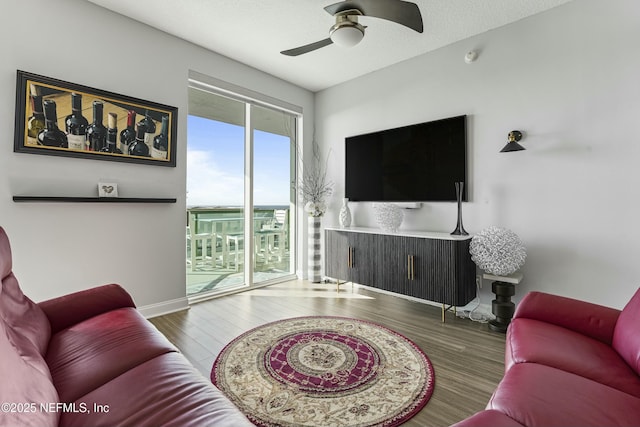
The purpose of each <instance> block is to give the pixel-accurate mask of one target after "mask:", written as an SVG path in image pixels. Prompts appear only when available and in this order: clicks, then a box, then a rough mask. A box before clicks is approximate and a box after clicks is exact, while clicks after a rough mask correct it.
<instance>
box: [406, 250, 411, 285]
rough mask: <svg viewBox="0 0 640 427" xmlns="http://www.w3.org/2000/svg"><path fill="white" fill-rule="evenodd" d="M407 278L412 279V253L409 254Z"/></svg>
mask: <svg viewBox="0 0 640 427" xmlns="http://www.w3.org/2000/svg"><path fill="white" fill-rule="evenodd" d="M407 279H409V280H411V255H408V256H407Z"/></svg>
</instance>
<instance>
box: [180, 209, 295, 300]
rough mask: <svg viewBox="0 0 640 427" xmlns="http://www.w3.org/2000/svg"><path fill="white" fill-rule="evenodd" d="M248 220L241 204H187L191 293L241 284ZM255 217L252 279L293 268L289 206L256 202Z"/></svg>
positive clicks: (256, 280) (287, 273)
mask: <svg viewBox="0 0 640 427" xmlns="http://www.w3.org/2000/svg"><path fill="white" fill-rule="evenodd" d="M244 221H245V220H244V210H243V209H241V208H237V207H193V208H189V209H188V210H187V234H186V242H187V247H186V265H187V295H194V294H197V293H200V292H209V291H218V290H225V289H228V288H229V287H235V286H240V285H242V284H243V282H244V270H245V269H244V257H245V255H244V254H245V249H246V248H245V246H246V245H245V235H244ZM253 221H254V224H253V230H254V236H253V243H254V244H253V247H252V250H253V265H252V271H253V282H254V283H259V282H261V281H266V280H271V279H273V278H277V277H282V276H286V275H290V274H292V273H293V267H292V265H291V257H290V253H289V239H290V233H289V228H290V225H289V206H262V207H256V208H255V209H254V215H253Z"/></svg>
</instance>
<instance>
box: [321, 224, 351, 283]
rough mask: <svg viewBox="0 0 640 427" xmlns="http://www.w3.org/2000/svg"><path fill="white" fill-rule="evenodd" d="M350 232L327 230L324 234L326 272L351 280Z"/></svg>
mask: <svg viewBox="0 0 640 427" xmlns="http://www.w3.org/2000/svg"><path fill="white" fill-rule="evenodd" d="M349 234H350V233H346V232H342V231H334V230H327V231H325V235H324V246H325V256H324V259H325V274H326V275H327V276H328V277H333V278H335V279H338V280H346V281H349V280H351V279H350V278H349V277H350V274H349V273H350V272H349V265H350V256H351V255H350V248H349Z"/></svg>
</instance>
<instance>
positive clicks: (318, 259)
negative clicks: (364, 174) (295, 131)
mask: <svg viewBox="0 0 640 427" xmlns="http://www.w3.org/2000/svg"><path fill="white" fill-rule="evenodd" d="M312 149H313V153H312V154H313V157H312V159H311V161H310V162H306V161H304V159H302V161H301V162H300V163H301V164H302V174H301V175H300V176H299V177H298V181H297V190H298V194H299V195H300V198H301V199H302V201H303V203H304V204H305V205H304V209H305V211H306V212H307V213H308V214H309V221H308V243H309V248H308V249H309V257H308V276H309V280H310V281H311V282H314V283H318V282H320V280H321V274H320V273H321V268H322V250H321V229H320V226H321V218H322V215H324V214H325V212H326V210H327V199H328V198H329V197H330V196H331V194H333V182H331V181H330V180H328V179H327V166H328V162H329V153H328V154H327V158H326V159H325V160H324V162H323V161H322V160H321V158H320V150H319V147H318V144H317V142H316V140H315V137H314V138H313V140H312Z"/></svg>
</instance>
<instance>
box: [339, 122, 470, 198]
mask: <svg viewBox="0 0 640 427" xmlns="http://www.w3.org/2000/svg"><path fill="white" fill-rule="evenodd" d="M466 123H467V116H457V117H450V118H447V119H442V120H436V121H431V122H426V123H419V124H414V125H410V126H404V127H399V128H395V129H388V130H383V131H379V132H373V133H367V134H363V135H356V136H351V137H347V138H345V151H346V153H345V158H346V161H345V163H346V164H345V197H346V198H348V199H349V200H350V201H354V202H442V201H456V200H457V198H456V189H455V183H456V182H464V183H465V186H464V192H463V197H462V199H463V200H464V201H466V200H467V187H468V185H467V131H466V127H467V124H466Z"/></svg>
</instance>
